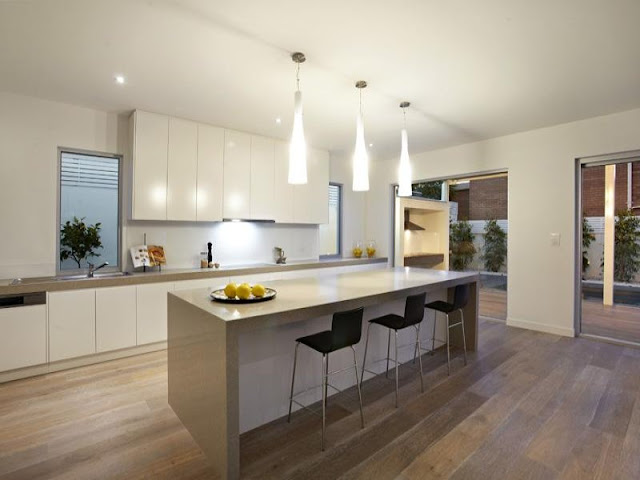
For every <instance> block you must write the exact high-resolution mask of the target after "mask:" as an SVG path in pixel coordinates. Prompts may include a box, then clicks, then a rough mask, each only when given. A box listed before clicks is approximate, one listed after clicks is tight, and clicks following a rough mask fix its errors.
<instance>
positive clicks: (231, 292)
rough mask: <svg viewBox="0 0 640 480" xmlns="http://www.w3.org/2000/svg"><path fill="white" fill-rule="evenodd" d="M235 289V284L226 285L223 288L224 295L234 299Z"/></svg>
mask: <svg viewBox="0 0 640 480" xmlns="http://www.w3.org/2000/svg"><path fill="white" fill-rule="evenodd" d="M237 288H238V287H236V284H235V283H228V284H227V286H226V287H224V294H225V295H226V296H227V297H229V298H234V297H235V296H236V289H237Z"/></svg>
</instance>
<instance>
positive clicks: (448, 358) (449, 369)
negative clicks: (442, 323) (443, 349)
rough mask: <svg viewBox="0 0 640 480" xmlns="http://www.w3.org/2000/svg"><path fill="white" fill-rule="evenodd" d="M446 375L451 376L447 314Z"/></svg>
mask: <svg viewBox="0 0 640 480" xmlns="http://www.w3.org/2000/svg"><path fill="white" fill-rule="evenodd" d="M446 315H447V375H451V349H450V348H449V314H448V313H447V314H446Z"/></svg>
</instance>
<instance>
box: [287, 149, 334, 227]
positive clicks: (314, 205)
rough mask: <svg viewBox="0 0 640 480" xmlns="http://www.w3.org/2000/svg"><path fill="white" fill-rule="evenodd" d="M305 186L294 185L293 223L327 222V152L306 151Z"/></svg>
mask: <svg viewBox="0 0 640 480" xmlns="http://www.w3.org/2000/svg"><path fill="white" fill-rule="evenodd" d="M307 152H308V155H307V184H306V185H294V189H293V221H294V223H313V224H323V223H328V222H329V152H327V151H326V150H318V149H315V148H310V149H308V150H307Z"/></svg>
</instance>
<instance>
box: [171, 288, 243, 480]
mask: <svg viewBox="0 0 640 480" xmlns="http://www.w3.org/2000/svg"><path fill="white" fill-rule="evenodd" d="M167 329H168V332H167V333H168V349H167V361H168V380H169V405H170V406H171V408H172V409H173V411H174V412H175V413H176V415H177V416H178V418H179V419H180V421H181V422H182V423H183V425H184V426H185V427H186V428H187V430H188V431H189V433H190V434H191V436H192V437H193V438H194V440H195V441H196V443H197V444H198V445H199V446H200V448H201V449H202V450H203V452H204V453H205V455H206V456H207V458H208V459H209V461H210V462H211V464H212V465H213V467H214V469H215V471H216V473H217V474H218V475H219V476H220V477H221V478H238V477H239V474H240V459H239V422H238V418H239V412H238V405H239V403H238V348H237V339H236V337H235V334H234V333H233V332H231V331H230V329H227V328H226V324H225V322H223V321H221V320H219V319H218V318H216V317H214V316H213V315H210V314H208V313H207V312H205V311H203V310H201V309H199V308H197V307H195V306H193V305H191V304H190V303H188V302H185V301H184V300H182V299H180V298H178V297H176V296H174V295H171V294H169V295H168V324H167Z"/></svg>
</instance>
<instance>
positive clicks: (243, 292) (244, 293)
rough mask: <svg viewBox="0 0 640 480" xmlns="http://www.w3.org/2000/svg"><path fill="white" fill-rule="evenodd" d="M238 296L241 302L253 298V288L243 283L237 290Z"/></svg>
mask: <svg viewBox="0 0 640 480" xmlns="http://www.w3.org/2000/svg"><path fill="white" fill-rule="evenodd" d="M236 295H237V296H238V298H239V299H240V300H247V299H248V298H249V297H250V296H251V287H250V286H249V285H248V284H246V283H243V284H242V285H240V286H239V287H238V288H237V289H236Z"/></svg>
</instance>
